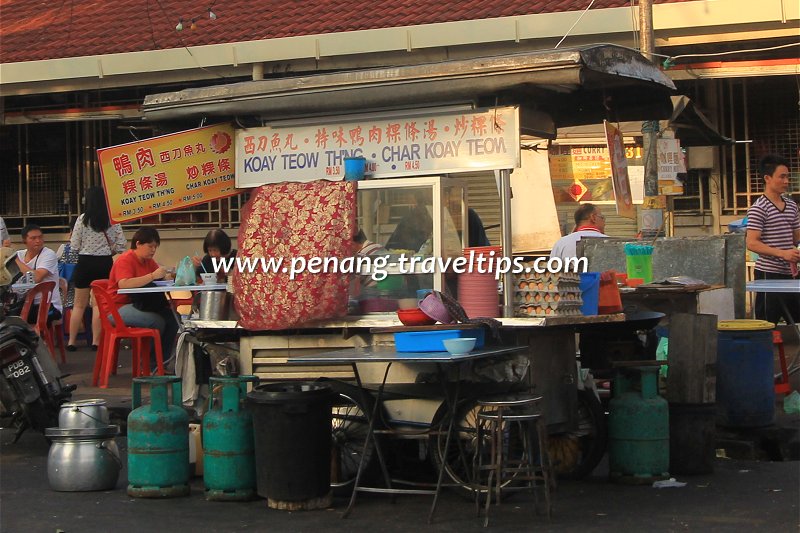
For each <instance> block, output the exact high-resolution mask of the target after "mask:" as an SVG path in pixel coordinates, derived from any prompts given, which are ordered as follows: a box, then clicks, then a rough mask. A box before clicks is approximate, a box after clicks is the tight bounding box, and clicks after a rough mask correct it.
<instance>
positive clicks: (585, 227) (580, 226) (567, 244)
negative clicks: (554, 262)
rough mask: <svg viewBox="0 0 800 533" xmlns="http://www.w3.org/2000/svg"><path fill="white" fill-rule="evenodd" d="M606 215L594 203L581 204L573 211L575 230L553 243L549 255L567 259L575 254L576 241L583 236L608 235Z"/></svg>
mask: <svg viewBox="0 0 800 533" xmlns="http://www.w3.org/2000/svg"><path fill="white" fill-rule="evenodd" d="M605 229H606V217H605V215H604V214H603V213H601V212H600V208H599V207H597V206H596V205H594V204H583V205H582V206H580V207H579V208H578V209H577V210H576V211H575V230H574V231H573V232H572V233H570V234H569V235H565V236H563V237H561V238H560V239H558V240H557V241H556V243H555V244H554V245H553V250H552V251H551V252H550V257H560V258H561V259H567V258H570V257H576V256H577V253H578V252H577V245H578V241H580V240H581V239H583V238H597V237H608V235H606V234H605V233H603V232H604V231H605Z"/></svg>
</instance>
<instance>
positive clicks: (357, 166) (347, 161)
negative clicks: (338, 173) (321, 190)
mask: <svg viewBox="0 0 800 533" xmlns="http://www.w3.org/2000/svg"><path fill="white" fill-rule="evenodd" d="M366 166H367V160H366V159H365V158H363V157H345V158H344V179H345V180H346V181H358V180H363V179H364V172H365V170H366Z"/></svg>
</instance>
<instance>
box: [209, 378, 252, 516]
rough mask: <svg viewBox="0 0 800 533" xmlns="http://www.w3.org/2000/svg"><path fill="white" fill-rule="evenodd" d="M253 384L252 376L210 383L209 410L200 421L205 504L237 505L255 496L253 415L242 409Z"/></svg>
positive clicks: (212, 380)
mask: <svg viewBox="0 0 800 533" xmlns="http://www.w3.org/2000/svg"><path fill="white" fill-rule="evenodd" d="M256 381H258V378H257V377H255V376H239V377H213V378H211V379H210V380H209V384H210V388H211V408H210V410H209V411H208V412H207V413H206V414H205V416H204V417H203V481H204V482H205V486H206V499H207V500H217V501H239V500H248V499H251V498H253V496H255V490H256V463H255V444H254V440H253V415H252V414H251V413H250V411H248V410H247V409H244V408H243V405H242V400H243V399H244V398H245V396H247V383H248V382H256ZM220 398H221V401H220ZM215 399H216V400H217V401H216V402H215V401H214V400H215Z"/></svg>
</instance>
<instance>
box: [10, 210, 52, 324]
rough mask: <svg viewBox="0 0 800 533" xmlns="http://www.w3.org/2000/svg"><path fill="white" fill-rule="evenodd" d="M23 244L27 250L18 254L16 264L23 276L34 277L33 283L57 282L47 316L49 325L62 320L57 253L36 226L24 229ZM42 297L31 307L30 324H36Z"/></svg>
mask: <svg viewBox="0 0 800 533" xmlns="http://www.w3.org/2000/svg"><path fill="white" fill-rule="evenodd" d="M22 242H23V243H25V249H24V250H20V251H18V252H17V258H16V263H17V267H18V268H19V271H20V273H21V274H22V275H27V274H28V273H29V272H30V273H31V274H30V275H31V276H33V280H32V281H33V283H41V282H43V281H53V282H55V284H56V286H55V290H54V291H53V294H52V296H51V297H50V304H51V308H50V312H49V314H48V315H47V322H48V324H49V323H50V322H52V321H53V320H58V319H59V318H61V313H62V304H61V291H60V290H59V286H58V284H59V280H58V258H56V253H55V252H54V251H53V250H51V249H50V248H47V247H46V246H45V245H44V234H43V233H42V228H40V227H39V226H37V225H36V224H28V225H27V226H25V227H24V228H22ZM41 299H42V297H41V296H37V297H36V300H34V303H33V305H32V306H31V311H30V314H29V315H28V316H27V317H23V318H25V320H27V321H28V323H30V324H34V323H35V322H36V314H37V313H38V312H39V302H40V301H41Z"/></svg>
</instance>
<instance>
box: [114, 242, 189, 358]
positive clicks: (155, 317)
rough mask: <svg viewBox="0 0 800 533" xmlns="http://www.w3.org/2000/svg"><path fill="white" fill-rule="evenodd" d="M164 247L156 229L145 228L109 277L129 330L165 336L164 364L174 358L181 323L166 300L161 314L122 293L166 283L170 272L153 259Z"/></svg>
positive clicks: (163, 342)
mask: <svg viewBox="0 0 800 533" xmlns="http://www.w3.org/2000/svg"><path fill="white" fill-rule="evenodd" d="M159 244H161V238H160V237H159V236H158V231H157V230H156V229H155V228H152V227H149V226H144V227H142V228H139V230H138V231H137V232H136V233H134V234H133V238H131V249H130V250H128V251H127V252H125V253H123V254H122V255H121V256H119V258H118V259H117V260H116V261H115V262H114V266H113V267H111V273H110V274H109V276H108V278H109V287H108V288H109V291H110V292H112V293H113V298H114V302H116V303H117V305H119V306H120V307H119V315H120V316H121V317H122V320H123V322H125V325H126V326H134V327H140V328H152V329H157V330H158V331H159V333H160V334H161V349H162V351H163V354H164V361H165V362H166V361H168V360H169V359H171V358H172V356H173V348H174V343H175V337H176V335H177V333H178V322H177V320H176V319H175V314H174V313H173V312H172V309H170V307H169V304H168V303H167V301H166V299H164V308H163V309H161V310H159V311H142V310H141V309H137V308H136V307H135V306H134V305H133V304H132V303H131V299H130V297H129V295H128V294H119V293H118V292H117V290H118V289H135V288H138V287H144V286H145V285H148V284H149V283H152V282H153V281H155V280H159V279H164V278H165V277H166V275H167V271H166V270H165V269H164V268H163V267H161V266H159V265H158V263H156V262H155V261H154V260H153V256H155V254H156V250H158V246H159Z"/></svg>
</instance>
